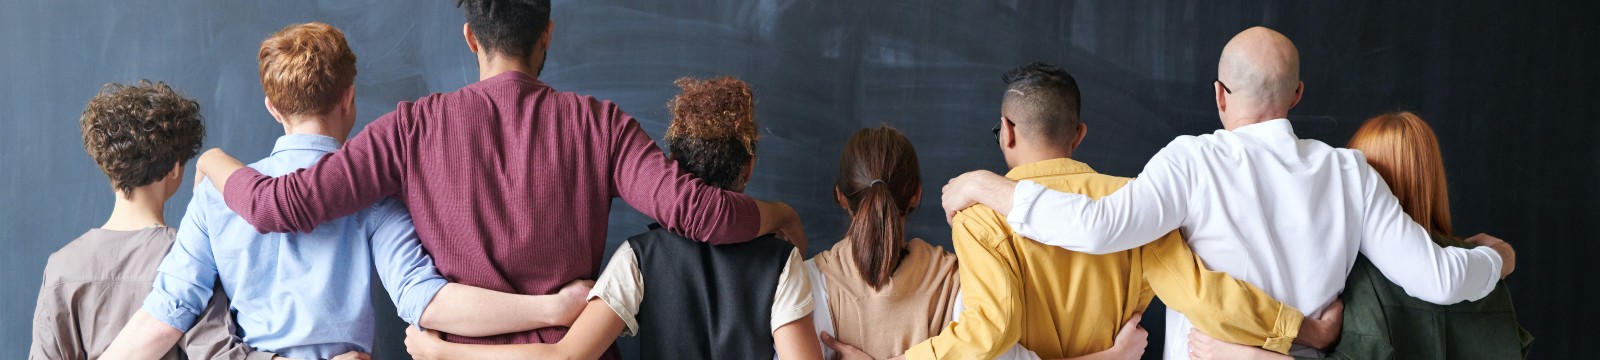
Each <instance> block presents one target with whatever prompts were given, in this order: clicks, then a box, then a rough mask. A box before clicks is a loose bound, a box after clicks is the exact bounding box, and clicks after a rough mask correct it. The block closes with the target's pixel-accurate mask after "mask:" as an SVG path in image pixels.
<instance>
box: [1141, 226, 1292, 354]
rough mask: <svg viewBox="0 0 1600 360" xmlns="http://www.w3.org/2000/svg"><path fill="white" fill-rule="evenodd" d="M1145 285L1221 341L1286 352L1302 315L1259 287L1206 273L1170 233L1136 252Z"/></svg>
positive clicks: (1181, 242) (1212, 272)
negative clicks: (1140, 262)
mask: <svg viewBox="0 0 1600 360" xmlns="http://www.w3.org/2000/svg"><path fill="white" fill-rule="evenodd" d="M1134 251H1138V252H1139V253H1140V255H1141V256H1142V258H1143V263H1144V276H1145V281H1146V282H1148V283H1149V284H1150V289H1151V290H1153V291H1154V292H1155V293H1156V296H1158V297H1160V298H1161V301H1162V302H1163V303H1166V304H1167V307H1170V308H1172V309H1173V310H1176V311H1178V312H1181V313H1183V314H1184V316H1186V317H1188V319H1189V320H1190V321H1191V322H1192V323H1194V326H1195V328H1197V329H1200V330H1201V331H1204V332H1205V333H1206V334H1210V335H1212V336H1215V337H1216V338H1217V339H1220V340H1223V341H1227V342H1232V343H1237V344H1245V345H1250V346H1260V347H1263V348H1266V349H1268V350H1272V351H1276V352H1280V353H1288V351H1289V347H1290V345H1291V342H1292V341H1293V340H1294V339H1295V337H1297V336H1299V331H1300V326H1301V322H1302V321H1303V320H1304V315H1303V314H1301V313H1300V311H1299V310H1296V309H1295V308H1294V307H1292V306H1289V305H1287V304H1283V303H1281V302H1279V301H1277V300H1276V299H1273V298H1272V296H1271V295H1268V294H1267V293H1266V292H1264V291H1261V289H1260V288H1257V287H1255V286H1254V285H1252V284H1250V283H1248V282H1245V281H1243V280H1239V279H1235V278H1233V277H1232V276H1229V275H1228V273H1224V272H1218V271H1211V270H1208V269H1206V267H1205V263H1204V262H1202V261H1201V260H1200V258H1199V257H1198V256H1196V255H1195V254H1194V252H1193V251H1192V250H1190V248H1189V245H1188V244H1187V243H1185V242H1184V241H1183V238H1181V237H1179V236H1178V233H1176V232H1172V233H1168V234H1167V235H1166V236H1164V237H1162V238H1161V239H1160V240H1156V241H1155V242H1152V243H1150V244H1149V245H1145V246H1144V247H1141V248H1139V249H1137V250H1134Z"/></svg>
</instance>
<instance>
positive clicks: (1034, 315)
mask: <svg viewBox="0 0 1600 360" xmlns="http://www.w3.org/2000/svg"><path fill="white" fill-rule="evenodd" d="M1002 79H1003V80H1004V81H1005V83H1006V92H1005V93H1004V94H1003V100H1002V102H1001V106H1000V108H1001V109H1000V110H1001V111H1000V119H999V124H997V125H996V126H995V127H994V128H993V129H992V131H993V132H994V135H995V141H996V143H997V145H998V147H999V149H1000V152H1001V154H1002V155H1004V158H1005V160H1006V165H1007V166H1010V167H1011V171H1010V172H1008V173H1007V174H1006V176H1007V177H1009V178H1013V179H1019V180H1023V179H1026V180H1032V181H1036V182H1038V183H1040V184H1044V185H1045V186H1048V187H1050V188H1053V189H1058V190H1062V191H1071V192H1077V193H1082V194H1087V195H1090V196H1100V195H1105V194H1109V193H1111V192H1114V191H1116V189H1117V188H1120V187H1122V186H1123V184H1126V183H1127V182H1128V181H1129V179H1127V178H1120V177H1114V176H1109V175H1103V174H1099V173H1096V172H1095V171H1094V170H1093V169H1091V168H1090V167H1089V165H1088V164H1085V163H1083V162H1079V161H1077V160H1073V154H1074V150H1077V148H1078V145H1080V144H1082V143H1083V139H1084V135H1085V134H1087V132H1088V127H1087V125H1085V124H1084V123H1082V122H1081V121H1079V118H1078V109H1079V101H1080V98H1079V94H1078V87H1077V83H1076V81H1075V80H1073V78H1072V76H1071V75H1070V74H1068V73H1067V72H1066V71H1064V70H1062V69H1060V68H1057V67H1054V66H1050V65H1047V64H1041V63H1034V64H1029V65H1027V66H1023V67H1021V68H1018V69H1016V70H1014V71H1012V72H1010V73H1008V74H1006V75H1005V76H1003V77H1002ZM984 135H987V134H984ZM849 153H850V151H848V150H847V151H846V154H847V155H846V157H847V161H848V158H849ZM841 174H842V175H841V177H842V178H843V177H848V176H850V175H851V174H852V172H851V171H845V170H841ZM870 175H876V174H870ZM890 183H891V184H892V183H893V182H892V181H890ZM841 184H846V185H853V184H849V183H847V182H841ZM893 188H894V187H892V186H891V187H890V189H893ZM840 189H841V192H843V193H845V194H848V191H851V190H852V189H853V188H851V187H847V186H841V187H840ZM866 194H871V192H866ZM863 203H865V202H863ZM864 211H866V210H864V209H863V208H859V207H858V208H856V210H854V213H855V214H856V218H857V219H858V220H859V219H861V217H862V216H863V215H862V213H863V212H864ZM869 216H870V215H869ZM1006 224H1007V221H1006V218H1005V217H1004V216H1001V215H999V214H998V213H996V212H995V211H994V210H992V209H990V208H988V207H984V206H976V207H973V208H971V209H967V210H965V211H961V212H959V213H958V214H956V215H955V216H954V218H953V219H951V220H950V226H951V243H952V244H953V247H954V249H955V253H956V256H957V257H958V258H959V259H960V261H961V266H960V271H959V277H960V280H959V282H960V284H961V290H960V292H961V295H960V296H958V298H960V299H959V300H956V302H955V303H954V304H953V305H952V306H950V307H951V308H961V310H953V312H955V313H956V314H959V315H954V314H953V315H951V316H950V317H951V318H952V320H954V322H952V323H950V324H948V325H944V326H943V327H942V329H934V330H930V331H929V332H928V333H929V334H933V335H936V336H932V337H930V338H928V339H926V340H918V341H917V342H915V343H914V344H913V345H911V346H909V347H907V348H905V349H897V350H895V352H879V353H870V354H854V355H870V356H871V357H873V358H880V359H881V358H886V357H889V356H894V355H899V354H900V353H899V352H898V351H904V357H905V358H908V359H993V358H997V357H1006V358H1078V359H1138V358H1140V357H1142V356H1143V355H1144V350H1145V345H1146V343H1147V341H1148V340H1147V337H1148V335H1147V333H1146V331H1145V330H1144V329H1143V328H1141V327H1140V326H1139V321H1140V319H1141V314H1142V313H1143V312H1144V311H1145V308H1146V307H1147V306H1149V304H1150V300H1151V299H1152V298H1153V297H1155V296H1160V297H1161V299H1162V301H1163V302H1164V303H1166V304H1167V306H1168V307H1171V308H1173V309H1177V310H1179V311H1183V312H1184V313H1185V314H1189V315H1190V318H1191V319H1193V320H1194V321H1195V323H1196V326H1198V327H1200V328H1202V329H1207V330H1213V331H1217V332H1218V333H1220V334H1223V337H1224V338H1227V339H1229V340H1230V341H1236V342H1241V343H1247V344H1250V345H1252V346H1264V347H1268V348H1271V349H1273V350H1276V351H1287V350H1288V348H1289V344H1290V343H1291V342H1293V341H1294V340H1297V339H1298V337H1300V336H1301V335H1305V334H1308V333H1313V332H1315V331H1301V330H1300V327H1301V326H1302V324H1308V323H1310V324H1320V323H1319V322H1308V321H1303V320H1304V319H1303V318H1302V315H1301V314H1300V313H1299V312H1298V311H1296V310H1295V309H1294V308H1292V307H1289V306H1286V305H1283V304H1282V303H1280V302H1278V301H1276V300H1273V298H1272V297H1271V296H1268V295H1267V294H1266V293H1264V292H1262V291H1261V290H1260V289H1257V288H1255V287H1253V286H1251V285H1249V284H1248V283H1245V282H1243V281H1240V280H1238V279H1234V278H1232V277H1229V276H1228V275H1227V274H1226V273H1220V272H1213V271H1207V270H1206V268H1205V266H1204V264H1202V263H1201V262H1200V261H1199V260H1198V259H1197V258H1196V257H1195V255H1194V253H1193V252H1191V251H1190V249H1189V247H1188V246H1187V245H1186V244H1185V243H1184V242H1183V238H1182V237H1180V236H1179V234H1178V233H1177V232H1169V233H1167V234H1165V235H1163V236H1162V237H1161V238H1160V239H1158V240H1156V241H1155V242H1153V243H1151V244H1149V245H1146V246H1142V247H1138V248H1135V249H1130V250H1125V251H1120V252H1115V253H1110V254H1104V255H1091V254H1086V253H1081V252H1076V251H1071V250H1067V249H1063V248H1059V247H1054V246H1050V245H1046V244H1042V243H1038V242H1035V241H1032V240H1030V239H1028V238H1025V237H1023V236H1021V235H1019V234H1017V233H1015V232H1013V231H1011V229H1010V228H1009V227H1007V225H1006ZM889 228H890V229H894V227H889ZM891 231H892V230H891ZM891 240H893V239H891ZM912 244H915V242H913V243H912ZM912 253H914V252H908V254H912ZM907 256H910V255H907ZM818 258H819V259H821V258H822V256H821V255H819V256H818ZM818 264H819V267H820V265H821V264H822V261H821V260H818ZM907 266H908V264H907V263H904V262H902V263H901V264H900V268H901V270H900V271H906V270H905V268H906V267H907ZM896 276H897V278H895V279H894V281H899V278H898V275H896ZM836 277H837V276H835V275H832V274H829V276H828V277H827V280H828V281H829V282H828V283H827V284H826V285H827V286H826V287H827V293H828V294H829V295H830V297H829V298H828V300H829V301H830V303H828V304H827V305H826V306H825V305H824V304H822V303H821V302H820V301H819V302H818V304H817V311H816V314H817V315H815V318H822V317H823V314H824V313H825V311H824V310H825V309H828V310H832V311H833V312H834V315H833V318H834V319H835V322H837V323H841V324H843V323H846V322H847V320H855V321H863V322H865V323H867V324H869V325H868V326H874V325H876V324H878V323H880V322H883V323H891V324H893V323H896V322H900V321H905V320H902V319H901V317H907V315H906V314H904V313H900V312H895V311H893V310H890V311H885V312H884V313H872V312H868V313H865V315H855V316H857V317H845V316H839V315H838V314H839V313H840V311H838V310H839V309H840V308H841V307H842V306H841V305H840V304H839V303H840V302H839V301H837V299H838V298H839V297H838V296H834V294H835V293H836V292H837V291H835V289H834V288H835V287H837V284H836V282H835V281H834V280H835V278H836ZM813 281H815V280H813ZM895 285H900V284H895ZM846 301H850V300H849V298H846ZM846 303H847V304H848V302H846ZM873 310H874V311H884V310H879V309H873ZM894 310H899V309H894ZM902 311H903V310H902ZM858 319H860V320H858ZM857 326H859V325H857ZM823 327H824V326H822V324H819V325H818V328H819V329H820V328H823ZM1317 329H1318V330H1322V331H1321V332H1323V333H1337V331H1336V330H1334V331H1326V330H1325V329H1323V328H1317ZM873 331H878V332H888V331H890V330H887V329H881V328H880V329H873ZM841 332H844V331H841ZM846 334H848V333H846ZM1313 337H1314V338H1315V336H1313ZM840 338H841V339H842V340H845V342H847V343H848V342H849V341H851V339H844V335H841V336H840ZM869 340H870V339H869ZM824 342H825V343H834V342H837V341H830V339H826V338H825V339H824ZM841 349H842V350H840V352H841V353H846V355H847V356H844V358H846V359H851V358H857V357H858V356H850V355H852V354H850V353H851V351H850V350H851V349H848V348H844V347H841Z"/></svg>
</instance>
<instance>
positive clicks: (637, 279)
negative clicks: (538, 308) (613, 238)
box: [589, 241, 812, 336]
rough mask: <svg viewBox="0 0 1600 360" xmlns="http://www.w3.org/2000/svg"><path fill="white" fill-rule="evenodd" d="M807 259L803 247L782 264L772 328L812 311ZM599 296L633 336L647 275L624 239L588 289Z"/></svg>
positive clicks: (642, 300)
mask: <svg viewBox="0 0 1600 360" xmlns="http://www.w3.org/2000/svg"><path fill="white" fill-rule="evenodd" d="M804 264H805V262H804V261H802V260H800V249H794V250H792V251H790V252H789V260H788V261H787V262H786V263H784V264H783V272H782V273H779V274H778V289H777V290H775V291H776V292H775V293H774V294H773V295H774V296H773V297H772V319H770V322H771V326H772V331H778V328H780V327H783V326H784V325H787V324H789V323H791V322H794V321H795V320H799V319H800V318H804V317H806V315H811V308H812V304H811V278H810V277H808V276H807V275H806V272H805V268H804V266H805V265H804ZM594 298H600V301H603V302H605V303H606V306H610V307H611V311H615V312H616V313H617V317H618V318H622V323H624V324H627V325H628V327H627V328H625V329H622V335H623V336H633V335H636V334H637V333H638V332H639V320H638V315H639V304H640V303H643V302H644V275H643V274H640V273H639V257H638V256H634V253H633V245H630V244H629V243H628V242H626V241H624V242H622V246H621V247H618V248H617V252H616V253H614V254H611V262H609V263H607V264H606V268H605V270H603V271H601V272H600V278H599V279H597V280H595V282H594V289H593V290H590V291H589V299H594Z"/></svg>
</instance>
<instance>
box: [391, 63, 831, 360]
mask: <svg viewBox="0 0 1600 360" xmlns="http://www.w3.org/2000/svg"><path fill="white" fill-rule="evenodd" d="M677 85H678V88H679V89H681V90H682V91H681V92H680V93H679V94H678V96H677V97H674V98H673V99H672V101H671V102H669V103H667V107H668V109H670V110H671V112H672V123H671V124H670V125H667V134H666V139H667V147H668V148H669V149H670V150H671V151H672V155H671V156H672V158H674V159H676V160H677V163H678V166H679V167H680V168H681V169H683V170H684V171H685V172H688V173H689V174H693V175H695V176H697V177H699V178H700V179H701V180H702V181H705V182H706V183H707V184H711V185H713V186H716V187H718V188H722V189H725V190H729V191H743V190H744V188H745V184H746V183H748V182H749V181H750V174H751V171H752V169H754V167H755V161H756V142H757V141H758V140H760V135H758V134H757V132H756V119H755V95H754V94H753V93H752V92H751V91H750V85H748V84H746V83H745V82H744V81H742V80H739V79H737V78H733V77H717V78H712V79H709V80H699V79H694V78H687V77H686V78H682V79H678V81H677ZM649 228H650V230H649V231H647V232H645V233H642V234H639V235H634V236H633V237H629V238H628V240H627V241H625V242H623V243H622V246H621V247H618V248H617V251H616V253H614V254H612V255H611V262H610V263H608V264H606V267H605V270H604V271H603V272H601V273H600V278H599V280H597V281H596V282H595V287H594V290H593V291H592V292H590V293H589V297H588V298H589V299H590V300H589V306H588V307H587V308H586V309H584V311H583V314H582V315H579V317H578V321H577V322H576V323H574V324H573V325H572V328H571V329H570V330H569V331H568V332H567V335H566V337H563V338H562V339H561V341H560V342H558V343H556V344H527V345H466V344H455V343H450V342H445V341H443V340H440V339H439V337H438V334H437V333H435V332H433V331H420V330H417V329H411V328H408V329H407V336H406V348H407V350H408V351H409V352H411V355H412V356H413V357H415V358H417V359H451V358H471V359H480V358H529V357H532V358H540V357H565V358H577V359H592V358H597V357H599V356H601V355H602V354H604V353H605V351H606V350H607V348H609V347H610V345H611V343H612V342H613V341H615V340H616V338H617V334H618V333H621V334H622V335H623V336H634V335H637V336H639V337H640V339H639V340H640V344H639V351H640V353H641V354H652V355H651V356H652V357H654V356H661V357H667V358H681V359H771V358H773V356H774V355H777V357H780V358H784V359H821V358H822V353H821V345H820V344H819V343H818V342H817V337H816V336H815V330H814V329H813V328H812V320H811V310H812V306H811V280H810V279H809V278H808V277H807V276H806V272H805V268H804V265H803V264H804V262H803V260H802V259H803V255H804V254H802V252H801V250H800V249H801V248H797V247H795V245H792V244H790V243H788V242H785V241H784V240H780V239H778V238H777V237H776V236H773V235H766V236H761V237H758V238H756V239H754V240H751V241H748V242H743V243H738V244H726V245H712V244H709V243H705V242H699V241H693V240H691V239H690V238H688V237H685V236H683V235H679V234H676V233H673V232H671V231H669V230H667V229H665V228H662V227H661V225H660V224H652V225H650V226H649ZM646 294H649V296H648V297H646V296H645V295H646Z"/></svg>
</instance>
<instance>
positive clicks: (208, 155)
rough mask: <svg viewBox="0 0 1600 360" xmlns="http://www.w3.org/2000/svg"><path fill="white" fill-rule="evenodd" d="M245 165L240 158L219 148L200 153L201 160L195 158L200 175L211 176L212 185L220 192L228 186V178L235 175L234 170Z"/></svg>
mask: <svg viewBox="0 0 1600 360" xmlns="http://www.w3.org/2000/svg"><path fill="white" fill-rule="evenodd" d="M243 167H244V163H242V162H239V159H235V158H233V156H230V155H228V153H226V152H223V151H222V149H217V148H213V149H211V150H206V152H205V153H204V154H200V159H199V160H195V168H196V170H197V172H199V174H198V175H200V176H204V177H208V178H210V179H211V185H212V186H215V187H216V188H217V191H218V192H222V191H223V189H224V188H225V187H226V186H227V184H228V179H229V178H231V177H233V172H234V171H238V170H239V168H243Z"/></svg>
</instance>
